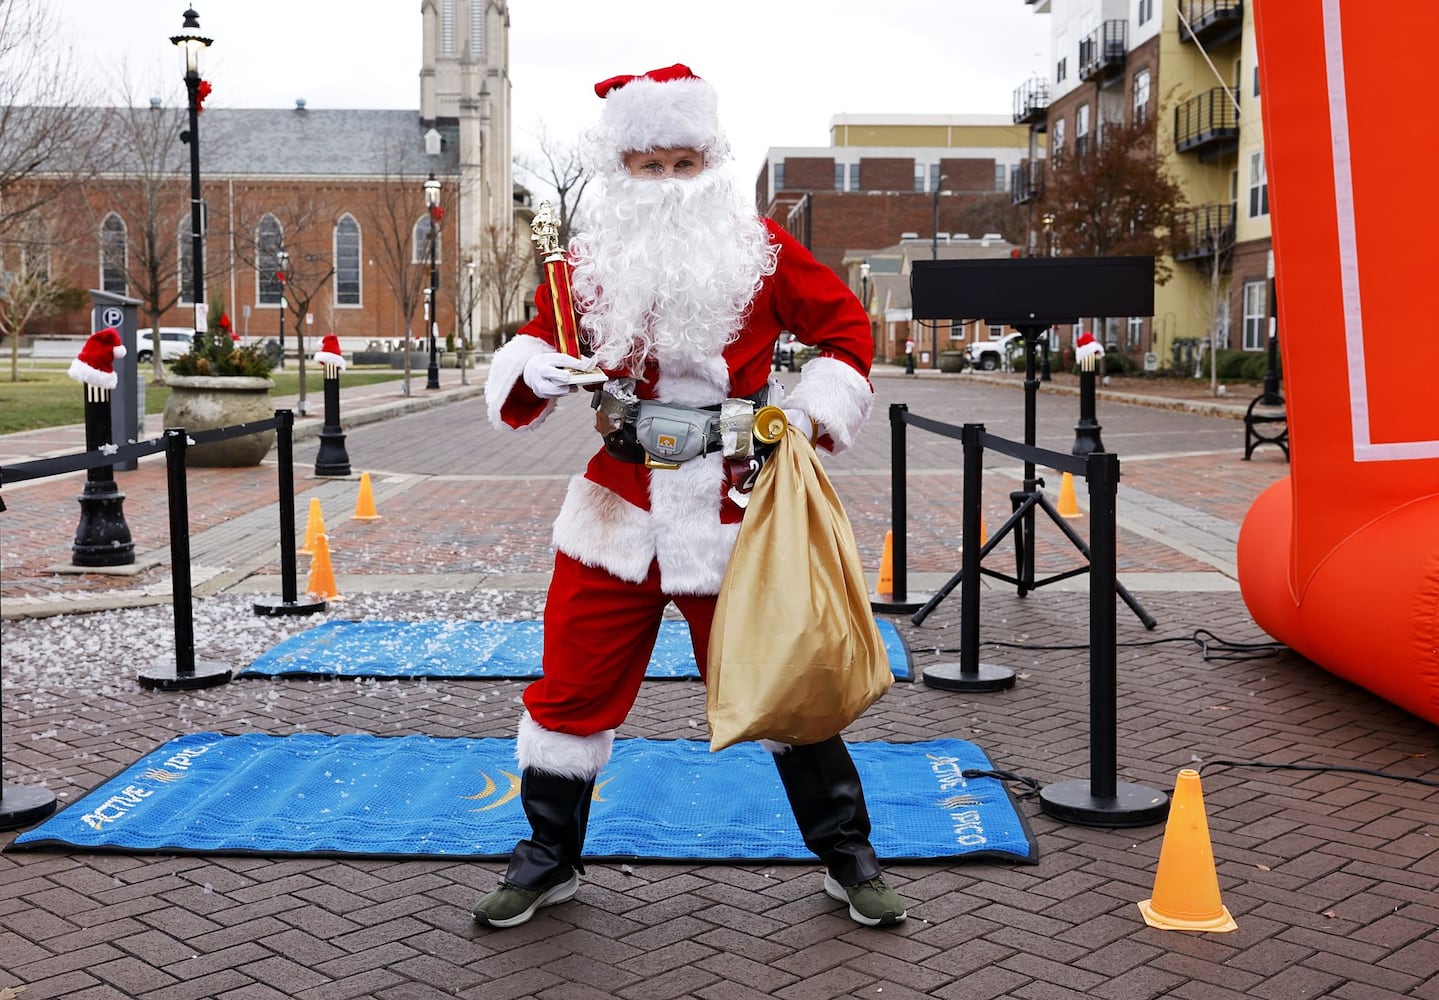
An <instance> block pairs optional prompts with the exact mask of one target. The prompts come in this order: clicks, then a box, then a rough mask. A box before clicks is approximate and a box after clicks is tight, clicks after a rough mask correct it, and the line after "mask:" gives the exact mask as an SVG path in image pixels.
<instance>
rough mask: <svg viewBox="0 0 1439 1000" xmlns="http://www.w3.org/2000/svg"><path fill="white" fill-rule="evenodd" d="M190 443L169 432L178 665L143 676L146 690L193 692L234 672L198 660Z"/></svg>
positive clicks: (167, 454) (172, 584) (171, 429)
mask: <svg viewBox="0 0 1439 1000" xmlns="http://www.w3.org/2000/svg"><path fill="white" fill-rule="evenodd" d="M188 444H189V439H188V438H187V437H186V436H185V429H184V428H183V427H167V428H165V483H166V486H167V488H168V492H169V499H170V564H171V565H170V588H171V591H172V594H171V596H172V598H173V603H174V605H175V663H174V664H173V666H171V667H170V668H168V669H166V668H165V667H156V668H155V669H153V670H151V671H148V672H145V673H141V674H140V675H139V678H138V679H139V681H140V686H141V687H142V688H146V689H150V688H159V689H160V690H161V691H190V690H194V689H196V688H207V687H216V686H217V685H220V684H227V683H229V681H230V670H229V669H228V668H226V667H225V666H223V665H222V664H219V663H209V662H196V660H195V608H194V605H193V604H192V599H191V594H190V500H189V496H188V493H187V492H186V488H185V448H186V446H187V445H188Z"/></svg>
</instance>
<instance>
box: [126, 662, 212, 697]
mask: <svg viewBox="0 0 1439 1000" xmlns="http://www.w3.org/2000/svg"><path fill="white" fill-rule="evenodd" d="M230 677H231V672H230V668H229V667H226V666H224V665H223V664H219V663H206V662H204V661H201V660H196V661H195V669H194V670H191V671H188V672H186V673H183V674H182V673H180V672H179V671H178V670H177V669H176V667H175V666H174V664H170V665H168V666H164V667H155V668H154V669H152V670H150V671H148V672H146V673H143V674H140V675H138V676H137V677H136V680H138V681H139V682H140V686H141V687H142V688H144V689H145V690H147V691H150V690H153V689H155V688H159V689H160V690H161V691H194V690H197V689H199V688H208V687H219V686H220V685H221V684H228V683H230Z"/></svg>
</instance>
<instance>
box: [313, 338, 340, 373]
mask: <svg viewBox="0 0 1439 1000" xmlns="http://www.w3.org/2000/svg"><path fill="white" fill-rule="evenodd" d="M315 360H316V361H318V362H319V363H320V364H322V365H334V366H335V367H336V368H340V369H343V368H344V367H345V356H344V355H343V354H341V353H340V338H339V337H337V336H335V335H334V334H333V333H327V334H325V339H323V340H321V341H320V349H319V350H318V351H316V352H315Z"/></svg>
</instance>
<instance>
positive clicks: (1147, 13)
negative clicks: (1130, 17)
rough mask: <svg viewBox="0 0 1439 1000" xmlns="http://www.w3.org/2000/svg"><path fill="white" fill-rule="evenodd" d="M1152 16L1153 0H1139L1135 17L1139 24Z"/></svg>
mask: <svg viewBox="0 0 1439 1000" xmlns="http://www.w3.org/2000/svg"><path fill="white" fill-rule="evenodd" d="M1153 16H1154V0H1139V17H1138V19H1137V20H1138V22H1139V23H1140V24H1144V23H1146V22H1147V21H1148V20H1149V19H1150V18H1151V17H1153Z"/></svg>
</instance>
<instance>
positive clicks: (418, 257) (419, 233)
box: [410, 212, 445, 264]
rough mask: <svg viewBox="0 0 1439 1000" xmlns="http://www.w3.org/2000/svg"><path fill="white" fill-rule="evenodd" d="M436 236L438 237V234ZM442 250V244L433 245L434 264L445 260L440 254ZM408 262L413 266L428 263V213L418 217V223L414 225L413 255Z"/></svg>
mask: <svg viewBox="0 0 1439 1000" xmlns="http://www.w3.org/2000/svg"><path fill="white" fill-rule="evenodd" d="M436 235H437V236H438V234H436ZM443 249H444V246H443V244H440V243H437V244H435V263H437V264H438V263H439V262H440V261H442V260H444V259H445V255H444V254H443V253H441V251H442V250H443ZM410 260H411V262H412V263H415V264H428V263H429V262H430V213H428V212H426V213H425V214H424V215H422V216H420V219H419V221H418V222H416V223H415V229H414V255H413V256H412V257H411V258H410Z"/></svg>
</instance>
